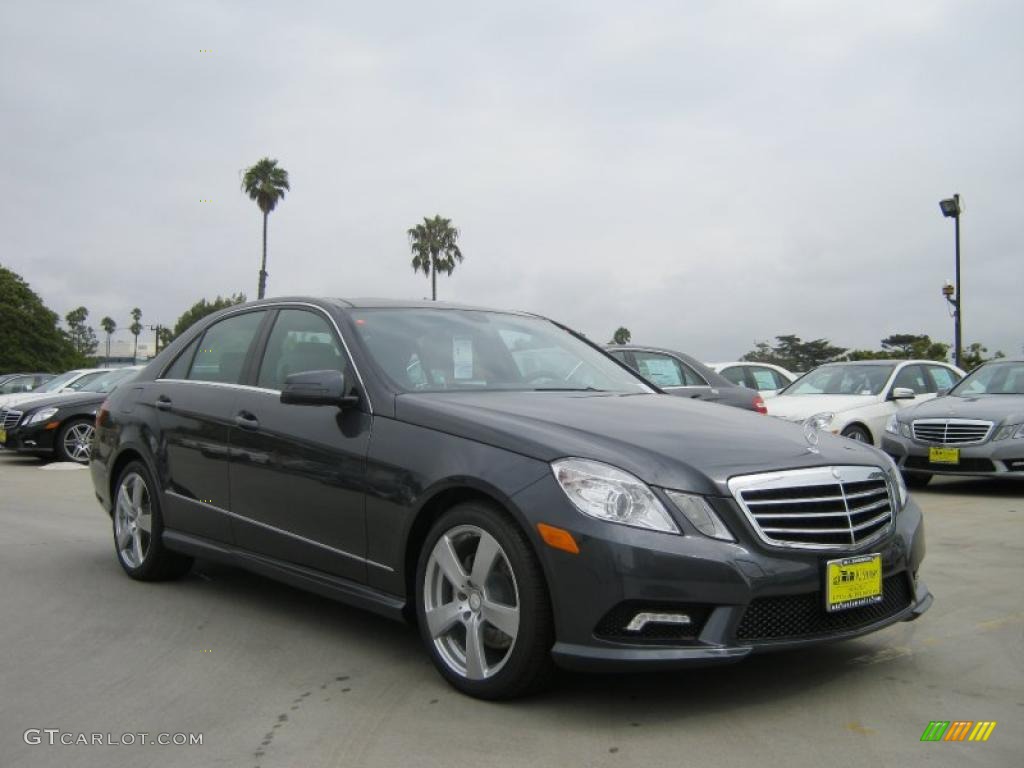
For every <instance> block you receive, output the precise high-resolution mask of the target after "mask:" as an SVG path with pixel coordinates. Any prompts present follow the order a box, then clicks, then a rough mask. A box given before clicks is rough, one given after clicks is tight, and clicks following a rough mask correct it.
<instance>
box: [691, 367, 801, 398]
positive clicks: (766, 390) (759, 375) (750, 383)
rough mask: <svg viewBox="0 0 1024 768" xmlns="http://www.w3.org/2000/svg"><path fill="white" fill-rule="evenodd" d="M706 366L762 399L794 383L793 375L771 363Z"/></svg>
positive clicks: (794, 376) (772, 395)
mask: <svg viewBox="0 0 1024 768" xmlns="http://www.w3.org/2000/svg"><path fill="white" fill-rule="evenodd" d="M707 365H708V367H709V368H711V369H712V370H714V371H717V372H718V373H720V374H722V375H723V376H725V378H727V379H728V380H729V381H731V382H732V383H733V384H737V385H739V386H741V387H747V388H748V389H756V390H757V391H758V392H760V393H761V396H762V397H774V396H775V395H776V394H778V392H779V390H780V389H782V388H783V387H788V386H789V385H790V384H792V383H793V382H794V381H796V374H795V373H790V372H789V371H787V370H786V369H785V368H783V367H782V366H781V365H772V364H771V363H751V362H745V361H736V362H734V363H707Z"/></svg>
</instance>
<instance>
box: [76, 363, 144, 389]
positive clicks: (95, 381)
mask: <svg viewBox="0 0 1024 768" xmlns="http://www.w3.org/2000/svg"><path fill="white" fill-rule="evenodd" d="M138 374H139V369H138V368H118V369H117V370H114V371H108V372H107V373H104V374H101V375H100V376H96V377H94V378H90V380H89V382H88V383H87V384H86V385H85V386H84V387H81V388H80V391H81V392H99V393H100V394H106V393H107V392H111V391H112V390H113V389H114V387H116V386H117V385H118V384H122V383H124V382H126V381H131V380H132V379H134V378H135V377H136V376H138ZM82 378H88V377H85V376H83V377H82Z"/></svg>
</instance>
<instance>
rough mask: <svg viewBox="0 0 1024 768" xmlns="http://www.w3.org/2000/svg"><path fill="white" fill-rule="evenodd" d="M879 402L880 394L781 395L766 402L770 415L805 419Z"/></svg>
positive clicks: (781, 417)
mask: <svg viewBox="0 0 1024 768" xmlns="http://www.w3.org/2000/svg"><path fill="white" fill-rule="evenodd" d="M878 402H879V397H878V395H779V396H777V397H773V398H772V401H771V402H770V403H766V407H767V408H768V415H769V416H778V417H779V418H780V419H786V420H787V421H803V420H804V419H806V418H807V417H808V416H814V415H815V414H816V413H822V412H825V411H829V412H831V413H841V412H843V411H850V410H853V409H854V408H862V407H864V406H865V405H875V404H876V403H878Z"/></svg>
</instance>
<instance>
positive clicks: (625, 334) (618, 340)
mask: <svg viewBox="0 0 1024 768" xmlns="http://www.w3.org/2000/svg"><path fill="white" fill-rule="evenodd" d="M632 338H633V334H632V333H630V332H629V328H626V327H624V326H621V325H620V326H619V327H618V328H616V329H615V333H613V334H612V344H629V342H630V340H632Z"/></svg>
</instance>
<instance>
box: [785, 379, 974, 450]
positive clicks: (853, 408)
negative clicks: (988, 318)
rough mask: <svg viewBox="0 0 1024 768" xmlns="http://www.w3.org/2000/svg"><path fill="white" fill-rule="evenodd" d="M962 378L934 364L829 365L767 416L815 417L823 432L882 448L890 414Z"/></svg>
mask: <svg viewBox="0 0 1024 768" xmlns="http://www.w3.org/2000/svg"><path fill="white" fill-rule="evenodd" d="M963 377H964V372H963V371H961V370H960V369H959V368H957V367H956V366H953V365H949V364H947V363H937V362H935V361H934V360H861V361H857V362H850V363H828V364H826V365H822V366H819V367H817V368H815V369H814V370H813V371H811V372H810V373H807V374H805V375H803V376H801V377H800V378H799V379H797V380H796V381H795V382H794V383H793V384H790V385H789V386H788V387H787V388H786V389H784V390H783V391H782V392H780V393H779V394H778V396H776V397H773V398H772V399H771V400H770V401H769V402H768V404H767V405H768V415H769V416H777V417H779V418H781V419H786V420H787V421H804V420H805V419H808V418H810V417H812V416H814V417H816V418H815V421H816V423H817V425H818V427H819V428H821V429H823V430H826V431H828V432H832V433H833V434H836V435H842V436H843V437H849V438H852V439H853V440H859V441H861V442H865V443H872V444H874V445H880V444H881V440H882V435H883V434H884V433H885V424H886V422H887V421H888V420H889V417H890V416H892V414H894V413H896V412H897V411H899V410H900V409H902V408H905V407H907V406H909V405H916V404H917V403H921V402H924V401H925V400H930V399H931V398H933V397H935V395H936V394H937V393H938V392H939V391H940V390H948V389H950V388H951V387H952V386H953V385H955V384H956V383H957V382H958V381H960V379H962V378H963Z"/></svg>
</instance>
